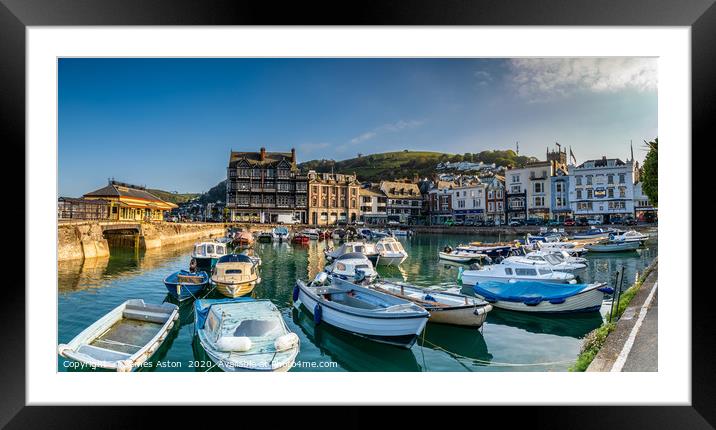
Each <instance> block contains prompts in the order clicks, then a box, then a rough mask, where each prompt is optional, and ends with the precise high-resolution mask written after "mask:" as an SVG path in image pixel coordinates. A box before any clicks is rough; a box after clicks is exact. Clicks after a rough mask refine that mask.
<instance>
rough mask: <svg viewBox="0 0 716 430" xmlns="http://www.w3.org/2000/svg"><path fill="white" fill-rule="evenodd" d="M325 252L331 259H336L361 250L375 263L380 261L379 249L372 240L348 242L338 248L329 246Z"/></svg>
mask: <svg viewBox="0 0 716 430" xmlns="http://www.w3.org/2000/svg"><path fill="white" fill-rule="evenodd" d="M323 252H324V254H325V255H326V258H327V259H329V260H333V259H336V258H338V257H340V256H341V255H343V254H348V253H351V252H359V253H361V254H363V255H365V256H366V257H368V259H369V260H370V261H371V263H374V264H375V262H376V261H378V251H377V250H376V249H375V244H374V243H370V242H362V241H360V242H358V241H357V242H346V243H344V244H342V245H341V246H339V247H338V248H337V249H333V248H330V247H328V248H326V249H325V250H324V251H323Z"/></svg>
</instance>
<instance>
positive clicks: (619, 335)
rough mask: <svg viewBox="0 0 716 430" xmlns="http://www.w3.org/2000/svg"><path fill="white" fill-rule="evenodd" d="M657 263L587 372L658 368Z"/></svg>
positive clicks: (641, 370) (634, 370) (635, 370)
mask: <svg viewBox="0 0 716 430" xmlns="http://www.w3.org/2000/svg"><path fill="white" fill-rule="evenodd" d="M658 277H659V271H658V267H655V268H654V270H652V272H651V273H650V274H649V276H648V277H647V278H646V280H645V281H644V283H643V284H642V286H641V288H640V289H639V291H638V292H637V293H636V295H635V296H634V298H633V299H632V301H631V303H629V306H628V307H627V309H626V310H625V311H624V313H623V314H622V317H621V318H620V319H619V321H618V322H617V326H616V328H615V329H614V330H613V331H612V332H611V333H610V334H609V336H608V337H607V339H606V341H605V343H604V346H602V349H601V350H600V351H599V353H597V356H596V357H595V358H594V360H593V361H592V363H591V364H590V365H589V367H588V368H587V372H656V371H658V363H659V360H658V358H659V357H658V326H659V306H658V305H659V297H658V282H657V280H658Z"/></svg>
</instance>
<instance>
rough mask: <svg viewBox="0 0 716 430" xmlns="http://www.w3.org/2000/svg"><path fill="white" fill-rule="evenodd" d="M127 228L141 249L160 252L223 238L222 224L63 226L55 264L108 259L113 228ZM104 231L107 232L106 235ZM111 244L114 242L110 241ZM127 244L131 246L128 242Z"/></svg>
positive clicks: (96, 223)
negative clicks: (166, 248)
mask: <svg viewBox="0 0 716 430" xmlns="http://www.w3.org/2000/svg"><path fill="white" fill-rule="evenodd" d="M118 227H122V228H127V229H126V230H122V234H123V235H130V237H131V235H136V236H137V246H138V247H139V248H142V249H154V248H160V247H162V246H166V245H175V244H179V243H183V242H188V241H195V240H199V239H204V238H215V237H222V236H224V234H225V232H226V228H225V226H224V224H220V223H217V224H181V223H144V222H142V223H140V222H136V223H129V222H128V223H117V222H107V221H79V222H62V223H59V225H58V227H57V260H58V261H70V260H83V259H91V258H103V257H104V258H106V257H109V255H110V246H109V243H108V241H107V237H108V236H109V235H110V234H113V233H117V231H116V230H113V228H118ZM105 230H107V231H109V233H107V235H105ZM112 241H113V243H116V242H117V241H116V240H115V239H112ZM127 242H132V241H131V240H129V241H127Z"/></svg>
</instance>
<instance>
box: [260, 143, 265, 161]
mask: <svg viewBox="0 0 716 430" xmlns="http://www.w3.org/2000/svg"><path fill="white" fill-rule="evenodd" d="M265 159H266V148H264V147H263V146H262V147H261V152H259V161H264V160H265Z"/></svg>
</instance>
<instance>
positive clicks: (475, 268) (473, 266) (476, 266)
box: [470, 263, 482, 270]
mask: <svg viewBox="0 0 716 430" xmlns="http://www.w3.org/2000/svg"><path fill="white" fill-rule="evenodd" d="M480 269H482V266H480V265H479V264H478V263H472V264H471V265H470V270H480Z"/></svg>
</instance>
